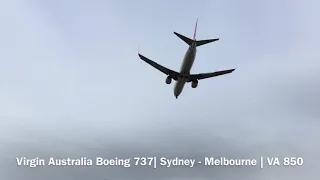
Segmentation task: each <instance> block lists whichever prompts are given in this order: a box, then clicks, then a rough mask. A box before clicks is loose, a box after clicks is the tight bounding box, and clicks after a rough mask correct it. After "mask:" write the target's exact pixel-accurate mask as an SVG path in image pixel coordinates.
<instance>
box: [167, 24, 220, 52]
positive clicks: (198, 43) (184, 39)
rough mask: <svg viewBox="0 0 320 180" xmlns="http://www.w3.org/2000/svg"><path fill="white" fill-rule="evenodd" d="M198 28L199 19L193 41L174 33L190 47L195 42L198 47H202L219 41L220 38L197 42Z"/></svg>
mask: <svg viewBox="0 0 320 180" xmlns="http://www.w3.org/2000/svg"><path fill="white" fill-rule="evenodd" d="M197 26H198V19H197V22H196V26H195V28H194V33H193V39H190V38H188V37H186V36H183V35H181V34H179V33H177V32H173V33H174V34H175V35H177V36H178V37H179V38H180V39H181V40H183V41H184V42H185V43H187V44H188V45H189V46H192V44H193V43H194V42H195V44H196V46H202V45H204V44H208V43H211V42H214V41H218V40H219V38H217V39H206V40H199V41H197V40H196V34H197Z"/></svg>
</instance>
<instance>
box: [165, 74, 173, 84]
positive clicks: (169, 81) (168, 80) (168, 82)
mask: <svg viewBox="0 0 320 180" xmlns="http://www.w3.org/2000/svg"><path fill="white" fill-rule="evenodd" d="M171 81H172V78H171V77H170V76H168V77H167V79H166V83H167V84H171Z"/></svg>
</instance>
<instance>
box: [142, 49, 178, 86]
mask: <svg viewBox="0 0 320 180" xmlns="http://www.w3.org/2000/svg"><path fill="white" fill-rule="evenodd" d="M139 57H140V59H142V60H143V61H144V62H146V63H148V64H150V65H151V66H153V67H154V68H156V69H158V70H159V71H161V72H163V73H164V74H166V75H168V76H171V77H172V79H174V80H177V79H178V76H179V73H178V72H176V71H173V70H171V69H168V68H166V67H164V66H161V65H160V64H158V63H156V62H154V61H152V60H151V59H148V58H147V57H145V56H143V55H141V54H140V53H139Z"/></svg>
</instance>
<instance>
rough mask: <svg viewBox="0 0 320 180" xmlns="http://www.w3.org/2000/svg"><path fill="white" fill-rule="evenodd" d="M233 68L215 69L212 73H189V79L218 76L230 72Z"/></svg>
mask: <svg viewBox="0 0 320 180" xmlns="http://www.w3.org/2000/svg"><path fill="white" fill-rule="evenodd" d="M234 70H235V69H228V70H224V71H216V72H212V73H202V74H191V75H190V79H191V80H201V79H206V78H211V77H215V76H220V75H224V74H229V73H232V72H233V71H234Z"/></svg>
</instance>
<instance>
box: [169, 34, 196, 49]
mask: <svg viewBox="0 0 320 180" xmlns="http://www.w3.org/2000/svg"><path fill="white" fill-rule="evenodd" d="M173 33H174V34H175V35H177V36H178V37H179V38H180V39H182V40H183V41H184V42H185V43H187V44H188V45H189V46H191V45H192V43H193V40H192V39H190V38H187V37H185V36H183V35H181V34H179V33H177V32H173Z"/></svg>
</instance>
